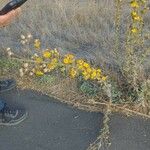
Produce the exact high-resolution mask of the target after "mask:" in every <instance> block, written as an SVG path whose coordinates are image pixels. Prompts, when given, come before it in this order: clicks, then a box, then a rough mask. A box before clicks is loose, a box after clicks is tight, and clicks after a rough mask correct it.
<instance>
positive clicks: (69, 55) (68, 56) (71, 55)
mask: <svg viewBox="0 0 150 150" xmlns="http://www.w3.org/2000/svg"><path fill="white" fill-rule="evenodd" d="M66 57H67V58H69V59H73V58H74V55H73V54H67V55H66Z"/></svg>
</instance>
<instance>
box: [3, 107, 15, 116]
mask: <svg viewBox="0 0 150 150" xmlns="http://www.w3.org/2000/svg"><path fill="white" fill-rule="evenodd" d="M17 115H18V110H10V109H9V108H5V109H4V111H3V116H4V117H10V118H15V117H16V116H17Z"/></svg>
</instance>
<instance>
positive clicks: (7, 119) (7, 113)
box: [0, 107, 27, 126]
mask: <svg viewBox="0 0 150 150" xmlns="http://www.w3.org/2000/svg"><path fill="white" fill-rule="evenodd" d="M26 117H27V112H26V111H25V110H23V109H10V108H8V107H5V108H4V110H2V111H1V113H0V125H3V126H12V125H17V124H19V123H21V122H22V121H24V120H25V119H26Z"/></svg>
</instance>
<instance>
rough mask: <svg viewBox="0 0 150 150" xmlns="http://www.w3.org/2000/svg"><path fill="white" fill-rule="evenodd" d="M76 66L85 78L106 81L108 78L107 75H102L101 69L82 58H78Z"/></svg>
mask: <svg viewBox="0 0 150 150" xmlns="http://www.w3.org/2000/svg"><path fill="white" fill-rule="evenodd" d="M76 66H77V69H78V71H79V72H80V73H81V74H82V76H83V78H84V79H85V80H88V79H91V80H98V81H99V80H103V81H105V80H106V79H107V77H106V76H103V75H102V71H101V69H95V68H93V67H91V65H90V64H88V63H87V62H85V61H84V60H82V59H78V60H76Z"/></svg>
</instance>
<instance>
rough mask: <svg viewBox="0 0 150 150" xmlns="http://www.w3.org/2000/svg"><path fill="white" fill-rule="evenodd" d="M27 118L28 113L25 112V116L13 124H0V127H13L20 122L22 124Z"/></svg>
mask: <svg viewBox="0 0 150 150" xmlns="http://www.w3.org/2000/svg"><path fill="white" fill-rule="evenodd" d="M27 116H28V113H27V112H26V113H25V115H24V116H23V117H21V118H20V119H19V120H18V121H16V122H14V123H0V126H15V125H18V124H20V123H21V122H23V121H24V120H25V119H26V118H27Z"/></svg>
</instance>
